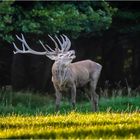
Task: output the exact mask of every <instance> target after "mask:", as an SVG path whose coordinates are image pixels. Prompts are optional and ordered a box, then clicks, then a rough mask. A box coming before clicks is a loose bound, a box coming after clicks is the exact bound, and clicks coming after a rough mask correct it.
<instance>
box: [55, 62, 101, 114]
mask: <svg viewBox="0 0 140 140" xmlns="http://www.w3.org/2000/svg"><path fill="white" fill-rule="evenodd" d="M58 66H60V64H59V65H58ZM101 69H102V66H101V65H100V64H98V63H96V62H94V61H91V60H84V61H79V62H75V63H71V64H70V65H69V66H68V67H67V69H66V73H67V77H66V79H65V81H64V82H63V83H61V82H60V79H59V77H58V73H57V72H58V70H59V67H57V64H55V63H54V64H53V67H52V82H53V84H54V87H55V91H56V108H57V109H58V108H59V105H60V100H61V97H62V93H61V92H63V91H67V92H68V91H70V92H71V101H72V105H73V107H74V106H75V103H76V88H78V87H83V86H85V85H87V84H89V91H90V94H91V98H92V99H91V102H92V110H93V111H97V110H98V95H97V94H96V92H95V90H96V85H97V82H98V78H99V76H100V72H101ZM62 71H65V68H62V70H61V72H62ZM62 73H64V72H62ZM61 76H62V75H61ZM62 77H63V76H62Z"/></svg>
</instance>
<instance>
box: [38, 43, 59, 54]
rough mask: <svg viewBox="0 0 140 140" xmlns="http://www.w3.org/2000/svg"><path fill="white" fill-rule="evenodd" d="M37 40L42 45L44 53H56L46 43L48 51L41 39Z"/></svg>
mask: <svg viewBox="0 0 140 140" xmlns="http://www.w3.org/2000/svg"><path fill="white" fill-rule="evenodd" d="M39 42H40V44H41V45H42V47H43V48H44V49H45V50H46V54H52V55H54V54H56V52H55V51H54V50H53V49H51V48H50V47H49V46H48V45H47V44H46V46H47V48H49V50H50V51H49V50H48V49H47V48H46V47H45V45H44V44H43V42H42V41H41V40H39Z"/></svg>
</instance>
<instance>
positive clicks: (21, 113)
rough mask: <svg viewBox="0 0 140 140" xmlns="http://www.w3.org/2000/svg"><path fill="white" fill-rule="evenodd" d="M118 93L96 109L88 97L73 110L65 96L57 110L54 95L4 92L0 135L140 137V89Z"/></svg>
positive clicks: (98, 137)
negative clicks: (138, 90)
mask: <svg viewBox="0 0 140 140" xmlns="http://www.w3.org/2000/svg"><path fill="white" fill-rule="evenodd" d="M104 93H105V92H104ZM113 93H115V94H116V92H113ZM119 93H120V91H119ZM131 93H132V92H131ZM118 95H119V94H118V93H117V94H116V95H113V96H111V97H108V96H105V95H103V96H102V97H101V98H100V102H99V108H100V111H99V112H97V113H92V112H91V109H90V103H89V101H88V99H87V100H80V101H78V102H77V106H76V109H75V110H72V108H71V106H70V104H69V102H68V101H67V99H66V98H65V99H64V100H63V101H62V104H61V110H60V111H59V112H55V111H54V102H55V98H54V97H53V96H50V95H40V94H37V93H36V94H33V93H29V92H23V93H21V92H9V91H8V92H0V100H1V102H0V138H9V139H11V138H12V139H17V138H21V139H28V138H30V139H32V138H33V139H34V138H38V139H40V138H45V139H139V138H140V133H139V132H140V119H139V118H140V113H139V112H140V102H139V101H140V96H139V93H132V94H131V95H127V96H123V95H119V96H118ZM132 95H133V96H132Z"/></svg>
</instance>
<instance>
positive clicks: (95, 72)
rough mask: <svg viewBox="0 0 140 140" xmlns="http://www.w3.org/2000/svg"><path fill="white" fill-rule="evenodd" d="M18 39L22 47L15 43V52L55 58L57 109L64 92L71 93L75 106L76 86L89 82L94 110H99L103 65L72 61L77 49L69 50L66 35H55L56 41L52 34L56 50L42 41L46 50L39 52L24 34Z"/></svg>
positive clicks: (53, 79)
mask: <svg viewBox="0 0 140 140" xmlns="http://www.w3.org/2000/svg"><path fill="white" fill-rule="evenodd" d="M16 37H17V39H18V40H20V41H21V43H22V49H19V48H18V47H17V46H16V45H15V43H13V45H14V48H15V50H16V51H14V54H17V53H22V54H24V53H31V54H35V55H46V56H47V57H48V58H50V59H51V60H54V61H55V62H54V64H53V66H52V82H53V85H54V88H55V95H56V110H58V109H59V106H60V102H61V98H62V92H63V91H66V92H70V93H71V102H72V105H73V107H75V104H76V88H78V87H83V86H85V85H86V84H89V92H90V96H91V104H92V110H93V111H97V110H98V95H97V94H96V92H95V90H96V86H97V82H98V79H99V76H100V72H101V69H102V66H101V65H100V64H98V63H96V62H94V61H91V60H83V61H78V62H75V63H71V62H72V61H73V59H75V57H76V56H75V51H74V50H69V49H70V47H71V42H70V40H69V38H68V37H67V36H66V35H61V36H60V37H61V40H60V39H59V38H58V37H57V36H55V39H56V40H57V41H55V40H54V39H53V38H52V37H51V36H50V35H49V37H50V39H51V40H52V41H53V42H54V44H55V50H53V49H52V48H51V47H49V46H48V45H47V44H46V46H45V45H44V44H43V43H42V42H41V41H40V43H41V45H42V46H43V48H44V50H45V52H38V51H35V50H33V49H31V48H30V47H29V45H28V44H27V42H26V40H25V38H24V36H23V34H22V35H21V38H20V37H19V36H17V35H16Z"/></svg>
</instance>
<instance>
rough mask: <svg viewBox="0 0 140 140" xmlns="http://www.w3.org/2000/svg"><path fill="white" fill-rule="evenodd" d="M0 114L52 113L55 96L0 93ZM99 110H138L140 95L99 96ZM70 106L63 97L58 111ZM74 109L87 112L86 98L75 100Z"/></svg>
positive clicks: (88, 106) (88, 108)
mask: <svg viewBox="0 0 140 140" xmlns="http://www.w3.org/2000/svg"><path fill="white" fill-rule="evenodd" d="M0 101H1V102H0V114H2V115H7V114H13V113H14V114H19V115H20V114H21V115H23V114H25V115H36V114H44V115H46V114H54V113H55V109H54V107H55V97H52V96H49V95H46V96H45V95H39V94H33V93H28V92H26V93H21V92H15V93H14V92H1V93H0ZM99 109H100V112H132V111H138V110H140V96H139V95H136V96H113V97H110V98H108V97H101V98H100V101H99ZM70 111H71V106H70V103H69V101H68V100H67V99H66V98H65V99H63V101H62V104H61V109H60V113H63V114H65V113H69V112H70ZM76 111H77V112H82V113H89V112H90V111H91V104H90V102H89V101H88V100H84V101H77V105H76Z"/></svg>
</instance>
